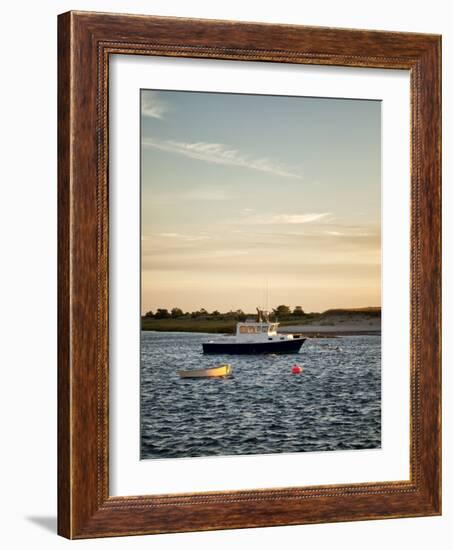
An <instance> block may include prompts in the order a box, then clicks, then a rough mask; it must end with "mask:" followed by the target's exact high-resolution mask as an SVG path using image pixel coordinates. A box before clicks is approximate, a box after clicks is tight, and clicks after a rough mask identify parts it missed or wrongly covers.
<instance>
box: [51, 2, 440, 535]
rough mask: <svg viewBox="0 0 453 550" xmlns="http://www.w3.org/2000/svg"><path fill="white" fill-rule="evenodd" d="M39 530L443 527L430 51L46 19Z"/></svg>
mask: <svg viewBox="0 0 453 550" xmlns="http://www.w3.org/2000/svg"><path fill="white" fill-rule="evenodd" d="M58 29H59V38H58V40H59V44H58V45H59V80H58V86H59V106H58V117H59V125H58V149H59V166H58V195H59V197H58V202H59V228H58V230H59V241H58V247H59V248H58V251H59V281H58V282H59V314H58V324H59V348H58V363H59V371H58V399H59V411H58V413H59V419H58V458H59V465H58V531H59V533H60V534H61V535H62V536H65V537H67V538H90V537H103V536H120V535H131V534H152V533H165V532H180V531H201V530H210V529H230V528H243V527H260V526H271V525H274V526H275V525H293V524H305V523H322V522H333V521H353V520H365V519H380V518H395V517H414V516H429V515H439V514H440V513H441V465H440V461H441V416H440V410H441V409H440V404H441V370H440V349H441V342H440V334H441V332H440V303H441V301H440V297H441V277H440V272H441V257H440V250H441V249H440V212H441V175H440V174H441V172H440V170H441V161H440V159H441V156H440V155H441V134H440V108H441V83H440V57H441V40H440V37H439V36H435V35H429V34H412V33H393V32H378V31H365V30H350V29H348V30H345V29H332V28H322V27H319V28H314V27H304V26H290V25H264V24H256V23H243V22H242V23H239V22H238V23H236V22H230V21H209V20H195V19H180V18H165V17H151V16H135V15H113V14H100V13H89V12H69V13H65V14H63V15H60V16H59V27H58Z"/></svg>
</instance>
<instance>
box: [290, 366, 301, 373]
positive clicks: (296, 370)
mask: <svg viewBox="0 0 453 550" xmlns="http://www.w3.org/2000/svg"><path fill="white" fill-rule="evenodd" d="M291 372H292V373H293V374H300V373H301V372H302V367H301V366H299V365H293V367H292V369H291Z"/></svg>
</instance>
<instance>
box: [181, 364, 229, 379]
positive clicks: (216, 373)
mask: <svg viewBox="0 0 453 550" xmlns="http://www.w3.org/2000/svg"><path fill="white" fill-rule="evenodd" d="M231 370H232V369H231V365H228V364H225V365H219V366H218V367H212V368H209V369H197V370H180V371H178V374H179V376H180V377H181V378H214V377H222V376H230V374H231Z"/></svg>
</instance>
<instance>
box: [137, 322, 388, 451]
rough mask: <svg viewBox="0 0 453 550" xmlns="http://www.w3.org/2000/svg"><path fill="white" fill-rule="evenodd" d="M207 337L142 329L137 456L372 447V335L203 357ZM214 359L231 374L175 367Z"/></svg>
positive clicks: (377, 356) (375, 434)
mask: <svg viewBox="0 0 453 550" xmlns="http://www.w3.org/2000/svg"><path fill="white" fill-rule="evenodd" d="M213 336H214V335H206V334H190V333H164V332H142V344H141V348H142V349H141V432H142V437H141V456H142V458H176V457H194V456H208V455H237V454H268V453H288V452H300V451H332V450H340V449H341V450H344V449H373V448H377V447H380V442H381V397H380V396H381V367H380V364H381V338H380V336H349V337H347V336H345V337H340V338H328V339H309V340H306V342H305V343H304V345H303V346H302V348H301V351H300V353H299V354H298V355H249V356H240V355H230V356H226V355H225V356H222V355H206V356H204V355H203V354H202V352H201V343H202V342H203V341H207V340H211V339H213ZM222 362H226V363H230V364H231V365H232V367H233V377H231V378H226V379H215V378H214V379H206V378H205V379H199V380H196V379H192V380H187V379H186V380H184V379H180V378H179V376H178V373H177V370H178V369H183V370H184V369H189V368H206V367H212V366H215V365H218V364H220V363H222ZM295 362H297V363H298V364H300V365H302V366H303V367H304V371H303V373H302V374H299V375H293V374H291V366H292V365H293V364H294V363H295Z"/></svg>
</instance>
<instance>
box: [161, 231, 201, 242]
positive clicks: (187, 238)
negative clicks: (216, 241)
mask: <svg viewBox="0 0 453 550" xmlns="http://www.w3.org/2000/svg"><path fill="white" fill-rule="evenodd" d="M157 236H158V237H164V238H165V239H178V240H182V241H189V242H192V241H209V240H210V239H211V237H210V236H209V235H204V234H200V235H187V234H183V233H157Z"/></svg>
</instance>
